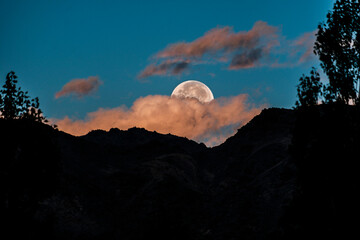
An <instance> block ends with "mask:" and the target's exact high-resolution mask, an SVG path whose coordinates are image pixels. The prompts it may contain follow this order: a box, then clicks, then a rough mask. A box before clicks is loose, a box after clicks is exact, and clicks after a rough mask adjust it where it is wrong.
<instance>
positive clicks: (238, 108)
mask: <svg viewBox="0 0 360 240" xmlns="http://www.w3.org/2000/svg"><path fill="white" fill-rule="evenodd" d="M260 111H261V108H260V107H255V106H253V105H251V104H249V103H248V102H247V95H245V94H242V95H239V96H235V97H232V98H222V99H216V100H214V101H212V102H210V103H208V104H202V103H200V102H199V101H197V100H196V99H187V100H180V99H177V98H171V97H169V96H161V95H155V96H151V95H150V96H147V97H141V98H139V99H137V100H136V101H135V102H134V103H133V105H132V106H131V108H130V109H127V108H125V107H117V108H113V109H103V108H101V109H99V110H97V111H96V112H92V113H89V114H88V115H87V117H86V119H85V120H72V119H70V118H69V117H65V118H63V119H57V120H56V119H55V120H52V121H53V122H54V123H56V124H57V125H58V127H59V129H60V130H63V131H65V132H68V133H70V134H73V135H77V136H78V135H84V134H86V133H88V132H89V131H91V130H94V129H104V130H109V129H110V128H119V129H123V130H126V129H128V128H131V127H142V128H145V129H147V130H149V131H157V132H159V133H163V134H167V133H171V134H174V135H177V136H183V137H187V138H190V139H193V140H196V141H199V142H205V143H207V144H211V145H216V144H220V143H221V142H222V141H224V140H225V139H226V138H227V137H229V136H230V135H232V134H234V133H235V131H236V129H238V128H239V127H241V126H242V125H244V124H245V123H247V122H248V121H249V120H250V119H252V118H253V117H254V116H255V115H257V114H258V113H260ZM229 128H230V131H229ZM224 129H225V130H226V131H225V130H224Z"/></svg>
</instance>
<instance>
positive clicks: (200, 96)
mask: <svg viewBox="0 0 360 240" xmlns="http://www.w3.org/2000/svg"><path fill="white" fill-rule="evenodd" d="M171 97H176V98H180V99H184V98H195V99H197V100H199V102H201V103H209V102H211V101H212V100H214V95H213V93H212V92H211V90H210V88H208V86H206V85H205V84H203V83H202V82H199V81H195V80H188V81H185V82H182V83H180V84H179V85H177V87H176V88H175V89H174V91H173V92H172V94H171Z"/></svg>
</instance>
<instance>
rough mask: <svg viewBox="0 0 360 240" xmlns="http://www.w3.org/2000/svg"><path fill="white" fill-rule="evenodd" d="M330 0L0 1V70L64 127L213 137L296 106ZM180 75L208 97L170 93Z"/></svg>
mask: <svg viewBox="0 0 360 240" xmlns="http://www.w3.org/2000/svg"><path fill="white" fill-rule="evenodd" d="M333 2H334V1H333V0H331V1H330V0H315V1H314V0H302V1H289V0H273V1H268V0H241V1H240V0H238V1H226V0H223V1H209V0H208V1H194V0H192V1H180V2H178V1H145V0H143V1H107V0H102V1H74V0H73V1H66V0H62V1H17V0H13V1H0V36H1V38H0V76H1V79H2V81H4V79H5V76H6V74H7V73H8V72H9V71H10V70H13V71H15V73H16V74H17V75H18V77H19V81H20V86H21V87H22V88H23V89H26V90H28V91H29V94H30V96H32V97H35V96H38V97H39V98H40V104H41V105H40V106H41V108H42V110H43V111H44V112H45V115H46V116H47V117H48V118H50V119H57V121H58V123H59V127H60V129H63V130H65V131H68V132H70V133H73V134H77V135H79V134H85V133H86V132H87V131H88V130H91V129H96V128H104V129H107V128H110V127H112V126H113V127H119V128H123V129H127V128H128V127H131V125H136V126H139V127H145V128H147V129H149V130H157V131H159V132H162V133H167V132H171V133H174V134H177V135H182V136H186V137H189V138H192V139H195V140H197V141H204V142H206V143H207V144H208V145H216V144H219V143H220V142H221V141H223V140H224V139H225V138H226V137H228V136H229V135H231V134H233V133H234V131H235V129H236V128H238V127H240V126H241V125H242V124H244V123H245V122H246V121H248V120H249V119H251V118H252V117H253V115H255V114H257V113H258V112H259V111H260V110H261V109H262V108H263V107H264V106H268V107H285V108H290V107H292V106H293V105H294V102H295V99H296V84H297V82H298V79H299V78H300V76H301V74H303V73H308V72H309V71H310V69H311V66H318V65H319V63H318V61H317V59H316V57H314V56H313V55H312V53H311V50H312V44H313V41H314V31H315V30H316V28H317V25H318V23H319V22H320V21H324V20H325V19H326V13H327V12H328V11H329V10H330V9H331V8H332V5H333ZM189 79H196V80H198V81H201V82H203V83H205V84H206V85H207V86H208V87H209V88H210V89H211V90H212V92H213V94H214V97H215V99H216V102H215V103H213V104H211V105H209V106H202V105H199V104H198V103H195V102H191V103H190V104H185V105H184V104H183V103H181V102H179V101H178V100H174V99H169V98H168V97H167V96H169V95H170V94H171V92H172V91H173V89H174V88H175V87H176V86H177V85H178V84H179V83H181V82H182V81H185V80H189ZM89 113H90V115H89ZM181 121H182V122H181ZM209 129H210V130H209Z"/></svg>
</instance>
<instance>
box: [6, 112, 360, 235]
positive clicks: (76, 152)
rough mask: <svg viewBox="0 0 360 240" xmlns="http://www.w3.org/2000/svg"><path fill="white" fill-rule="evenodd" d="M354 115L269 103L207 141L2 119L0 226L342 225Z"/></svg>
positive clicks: (263, 228)
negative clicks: (220, 138) (222, 136)
mask: <svg viewBox="0 0 360 240" xmlns="http://www.w3.org/2000/svg"><path fill="white" fill-rule="evenodd" d="M359 120H360V119H359V111H358V110H357V109H356V108H355V107H353V106H336V105H331V106H315V107H313V108H309V109H307V110H302V109H299V110H289V109H278V108H270V109H265V110H263V111H262V112H261V114H260V115H258V116H256V117H255V118H254V119H252V120H251V121H250V122H249V123H248V124H247V125H245V126H244V127H242V128H241V129H239V130H238V132H237V133H236V134H235V135H234V136H232V137H230V138H229V139H227V140H226V141H225V142H224V143H223V144H221V145H220V146H217V147H213V148H207V147H206V146H205V145H204V144H199V143H196V142H194V141H192V140H189V139H186V138H182V137H177V136H173V135H171V134H166V135H164V134H159V133H156V132H149V131H147V130H145V129H141V128H131V129H129V130H127V131H122V130H119V129H111V130H109V131H103V130H95V131H91V132H89V133H88V134H87V135H85V136H81V137H75V136H72V135H69V134H67V133H64V132H61V131H58V130H55V129H53V128H52V127H50V126H48V125H45V124H42V123H37V122H31V121H24V120H3V119H0V131H1V139H0V151H1V165H2V167H1V172H0V174H1V175H0V177H1V179H0V180H1V189H2V190H1V195H0V197H1V212H2V214H1V218H2V220H3V221H2V222H3V223H5V224H3V225H2V227H3V229H4V230H3V231H2V232H3V233H2V234H3V235H4V236H8V239H17V238H22V239H214V240H215V239H216V240H217V239H303V238H302V237H304V236H307V234H310V233H314V234H315V235H318V236H328V237H331V235H333V236H337V235H336V234H339V233H340V232H343V231H344V230H345V229H347V231H348V232H349V233H350V232H351V231H353V230H354V231H355V229H356V224H355V222H351V221H350V220H349V219H350V217H351V216H352V215H354V216H356V215H355V214H356V213H358V202H359V201H357V200H359V199H358V197H356V194H355V193H356V191H358V190H359V185H358V182H359V181H358V180H359V179H358V178H359V177H357V176H358V174H357V170H358V169H359V168H357V167H358V163H357V161H358V158H356V157H353V154H356V153H357V149H358V147H359V146H360V145H359V143H360V141H359V136H360V134H359V133H360V131H359V122H360V121H359ZM333 157H336V158H335V160H333ZM317 210H318V211H317ZM357 216H358V215H357ZM340 217H341V219H342V221H339V220H338V218H340ZM321 234H323V235H321ZM315 235H314V236H315ZM5 239H6V238H5Z"/></svg>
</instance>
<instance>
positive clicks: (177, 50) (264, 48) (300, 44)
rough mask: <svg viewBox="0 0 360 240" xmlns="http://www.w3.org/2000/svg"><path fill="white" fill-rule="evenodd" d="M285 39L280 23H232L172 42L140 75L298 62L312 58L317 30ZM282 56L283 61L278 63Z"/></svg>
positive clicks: (177, 73) (140, 76)
mask: <svg viewBox="0 0 360 240" xmlns="http://www.w3.org/2000/svg"><path fill="white" fill-rule="evenodd" d="M285 39H286V38H285V37H284V36H282V35H281V31H280V28H279V27H275V26H271V25H269V24H268V23H266V22H263V21H257V22H256V23H255V24H254V26H253V27H252V29H251V30H249V31H243V32H234V30H233V29H232V28H231V27H229V26H225V27H217V28H213V29H211V30H210V31H208V32H206V33H205V34H204V35H203V36H201V37H199V38H197V39H195V40H194V41H192V42H178V43H174V44H170V45H169V46H167V47H166V48H165V49H163V50H161V51H160V52H158V53H157V54H155V55H154V56H153V58H152V62H151V63H150V64H149V65H148V66H147V67H146V68H145V69H144V70H143V71H142V72H141V73H140V74H139V75H138V78H139V79H142V78H147V77H150V76H153V75H164V76H170V75H179V74H182V73H184V72H185V71H186V70H189V69H190V68H191V67H192V66H193V65H197V64H207V63H214V62H215V63H228V64H229V66H228V69H229V70H238V69H247V68H254V67H260V66H269V67H273V66H281V65H283V66H285V65H288V64H292V65H294V64H298V63H303V62H306V61H308V60H310V58H311V53H312V46H313V44H314V39H315V32H310V33H305V34H304V35H302V36H301V37H299V38H298V39H295V40H289V41H286V40H285ZM279 49H282V50H279ZM300 54H301V55H300ZM293 55H296V56H297V57H298V58H293V57H292V56H293ZM299 55H300V56H299ZM278 59H282V62H281V63H276V64H274V62H278Z"/></svg>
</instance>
